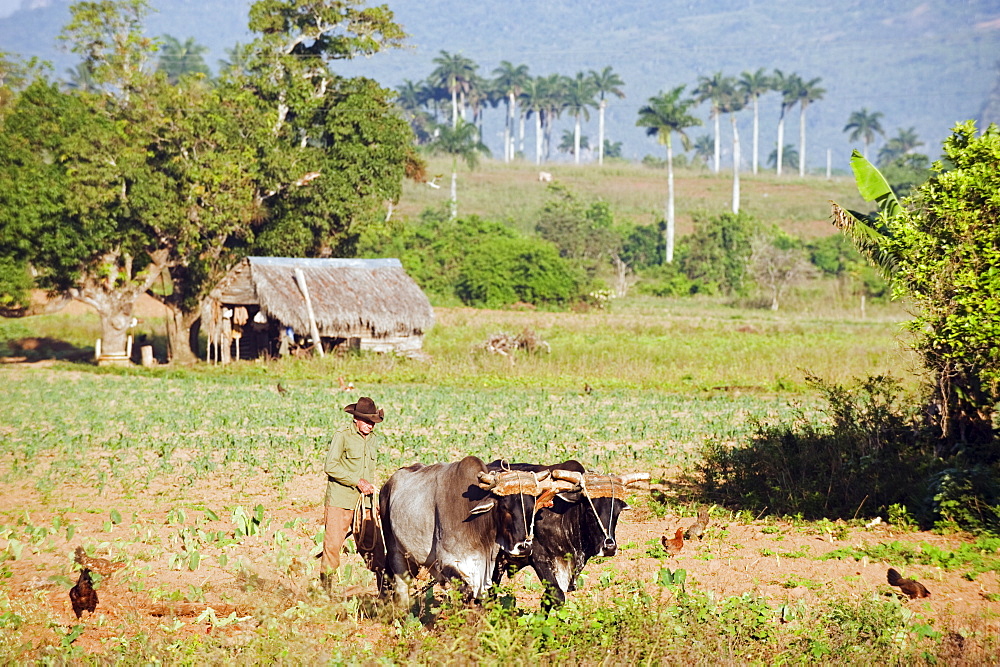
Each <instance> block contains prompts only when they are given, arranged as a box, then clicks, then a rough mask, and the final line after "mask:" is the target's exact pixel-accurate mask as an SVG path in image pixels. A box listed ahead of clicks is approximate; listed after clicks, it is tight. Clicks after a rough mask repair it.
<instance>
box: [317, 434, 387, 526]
mask: <svg viewBox="0 0 1000 667" xmlns="http://www.w3.org/2000/svg"><path fill="white" fill-rule="evenodd" d="M378 441H379V435H378V433H376V432H375V431H372V432H371V433H369V434H368V437H365V436H363V435H361V433H360V432H359V431H358V427H357V425H356V424H355V423H354V421H353V420H352V421H351V423H350V424H347V425H345V426H343V427H341V428H340V429H338V430H337V432H336V433H334V434H333V439H332V440H331V441H330V449H329V450H328V451H327V453H326V464H325V465H324V466H323V470H324V471H325V472H326V496H325V497H324V498H323V504H324V505H327V506H329V507H341V508H343V509H348V510H352V509H354V507H355V505H357V502H358V497H359V496H360V495H361V492H360V491H358V481H359V480H362V479H364V480H367V481H369V482H371V483H372V484H374V483H375V446H376V445H377V444H378Z"/></svg>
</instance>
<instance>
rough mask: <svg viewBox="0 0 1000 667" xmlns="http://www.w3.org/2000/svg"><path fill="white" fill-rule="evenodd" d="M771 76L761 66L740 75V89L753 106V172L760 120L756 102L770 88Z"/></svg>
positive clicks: (755, 167) (755, 165)
mask: <svg viewBox="0 0 1000 667" xmlns="http://www.w3.org/2000/svg"><path fill="white" fill-rule="evenodd" d="M771 85H772V84H771V77H769V76H768V75H767V74H765V73H764V68H763V67H761V68H760V69H758V70H757V71H756V72H743V74H741V75H740V81H739V86H740V90H742V91H743V93H744V94H745V95H746V96H747V97H748V98H749V100H750V104H751V106H752V107H753V173H754V174H756V173H757V145H758V140H759V137H760V122H759V118H758V113H757V112H758V109H757V106H758V105H757V103H758V102H759V101H760V96H761V95H763V94H764V93H766V92H769V91H770V90H771Z"/></svg>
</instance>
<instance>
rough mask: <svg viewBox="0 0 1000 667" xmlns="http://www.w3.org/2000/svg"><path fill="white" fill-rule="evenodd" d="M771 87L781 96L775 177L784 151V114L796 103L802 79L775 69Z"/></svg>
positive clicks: (779, 169)
mask: <svg viewBox="0 0 1000 667" xmlns="http://www.w3.org/2000/svg"><path fill="white" fill-rule="evenodd" d="M771 85H772V90H774V91H775V92H777V93H779V94H780V95H781V110H780V113H779V115H778V142H777V149H775V150H776V151H777V153H776V157H775V161H774V173H775V175H776V176H781V169H782V166H783V165H784V159H783V158H784V155H783V153H784V150H785V114H787V113H788V110H789V109H791V108H792V107H793V106H795V104H796V103H797V102H798V99H799V89H800V88H801V87H802V78H801V77H800V76H799V75H798V74H788V75H786V74H785V73H784V72H782V71H781V70H780V69H776V70H774V74H772V75H771Z"/></svg>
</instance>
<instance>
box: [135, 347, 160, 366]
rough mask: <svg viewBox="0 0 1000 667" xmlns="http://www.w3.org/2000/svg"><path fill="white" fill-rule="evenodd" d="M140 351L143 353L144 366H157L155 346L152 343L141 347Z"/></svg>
mask: <svg viewBox="0 0 1000 667" xmlns="http://www.w3.org/2000/svg"><path fill="white" fill-rule="evenodd" d="M139 352H140V353H141V354H142V365H143V366H146V367H147V368H148V367H149V366H155V365H156V360H155V359H153V346H152V345H143V346H142V347H140V348H139Z"/></svg>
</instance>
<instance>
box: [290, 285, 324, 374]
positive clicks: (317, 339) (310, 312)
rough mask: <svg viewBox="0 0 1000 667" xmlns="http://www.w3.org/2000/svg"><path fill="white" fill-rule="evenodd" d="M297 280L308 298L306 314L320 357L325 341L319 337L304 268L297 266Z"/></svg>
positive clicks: (303, 294) (303, 293)
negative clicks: (303, 271)
mask: <svg viewBox="0 0 1000 667" xmlns="http://www.w3.org/2000/svg"><path fill="white" fill-rule="evenodd" d="M295 282H296V283H298V285H299V289H300V290H301V291H302V296H304V297H305V299H306V315H308V316H309V333H310V334H311V335H312V339H313V345H314V346H315V348H314V349H315V350H316V351H317V353H318V354H319V356H320V357H322V356H323V341H322V339H320V337H319V327H318V326H316V316H315V315H314V314H313V306H312V300H311V299H310V298H309V288H308V287H306V277H305V274H303V273H302V269H300V268H298V267H296V269H295Z"/></svg>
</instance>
